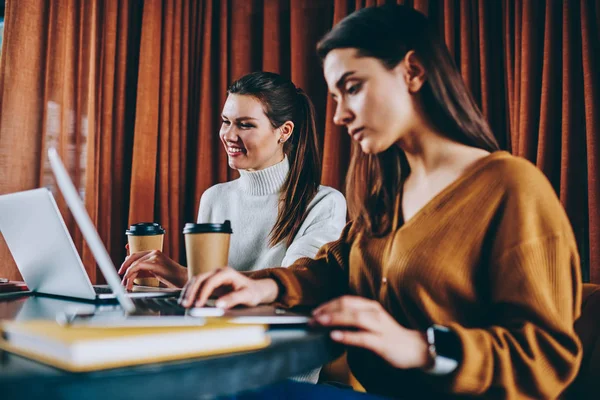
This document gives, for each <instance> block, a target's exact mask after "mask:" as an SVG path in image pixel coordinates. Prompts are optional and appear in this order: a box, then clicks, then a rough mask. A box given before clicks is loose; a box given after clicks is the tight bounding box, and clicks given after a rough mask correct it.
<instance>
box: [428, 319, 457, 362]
mask: <svg viewBox="0 0 600 400" xmlns="http://www.w3.org/2000/svg"><path fill="white" fill-rule="evenodd" d="M433 332H434V340H435V352H436V353H437V354H438V355H439V356H442V357H448V358H451V359H453V360H456V361H460V360H461V359H462V347H461V344H460V340H459V339H458V336H457V335H456V333H454V332H453V331H451V330H450V329H448V328H446V327H445V326H440V325H434V326H433Z"/></svg>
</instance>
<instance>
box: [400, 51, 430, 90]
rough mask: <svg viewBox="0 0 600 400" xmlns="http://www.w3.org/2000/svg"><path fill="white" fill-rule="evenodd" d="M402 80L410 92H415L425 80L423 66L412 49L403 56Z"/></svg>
mask: <svg viewBox="0 0 600 400" xmlns="http://www.w3.org/2000/svg"><path fill="white" fill-rule="evenodd" d="M402 61H403V62H402V63H401V64H404V81H405V83H406V86H407V87H408V91H409V92H410V93H413V94H414V93H417V92H418V91H419V90H421V87H422V86H423V84H424V83H425V81H426V78H427V77H426V75H425V68H424V67H423V64H422V63H421V60H419V58H418V57H417V55H416V54H415V52H414V50H410V51H409V52H408V53H406V55H405V56H404V59H403V60H402Z"/></svg>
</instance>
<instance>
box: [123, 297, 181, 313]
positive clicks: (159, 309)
mask: <svg viewBox="0 0 600 400" xmlns="http://www.w3.org/2000/svg"><path fill="white" fill-rule="evenodd" d="M132 300H133V304H134V305H135V309H136V311H138V312H142V313H149V314H159V315H184V314H185V310H186V309H185V307H182V306H180V305H179V303H178V302H177V301H178V298H177V297H159V298H153V297H142V298H137V299H132Z"/></svg>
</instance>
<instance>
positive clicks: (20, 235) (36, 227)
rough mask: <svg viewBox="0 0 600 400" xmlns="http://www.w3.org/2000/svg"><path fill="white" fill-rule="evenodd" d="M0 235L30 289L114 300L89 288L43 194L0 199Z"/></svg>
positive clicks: (139, 293)
mask: <svg viewBox="0 0 600 400" xmlns="http://www.w3.org/2000/svg"><path fill="white" fill-rule="evenodd" d="M0 231H1V232H2V235H3V236H4V239H5V240H6V243H7V244H8V248H9V250H10V252H11V254H12V256H13V258H14V260H15V262H16V264H17V268H18V269H19V272H21V275H22V276H23V280H24V281H25V283H26V284H27V287H28V288H29V290H30V291H32V292H35V293H40V294H49V295H55V296H63V297H73V298H77V299H84V300H108V299H114V298H115V294H113V293H112V289H110V288H109V287H107V286H92V283H91V282H90V279H89V277H88V275H87V273H86V271H85V268H84V266H83V263H82V262H81V258H80V257H79V253H78V252H77V249H76V248H75V245H74V243H73V240H72V239H71V236H70V234H69V231H68V230H67V227H66V225H65V222H64V220H63V219H62V216H61V214H60V211H59V210H58V206H57V205H56V201H55V200H54V197H53V196H52V193H51V192H50V191H49V190H47V189H45V188H41V189H34V190H27V191H24V192H18V193H11V194H7V195H2V196H0ZM127 295H128V296H130V297H148V296H150V297H166V296H177V295H178V291H177V290H173V289H162V288H150V287H143V288H136V292H132V293H128V294H127Z"/></svg>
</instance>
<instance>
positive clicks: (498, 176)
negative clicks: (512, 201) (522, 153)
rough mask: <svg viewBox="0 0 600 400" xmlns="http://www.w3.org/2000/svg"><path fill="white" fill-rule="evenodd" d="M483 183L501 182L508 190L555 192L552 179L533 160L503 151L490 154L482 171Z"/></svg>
mask: <svg viewBox="0 0 600 400" xmlns="http://www.w3.org/2000/svg"><path fill="white" fill-rule="evenodd" d="M482 172H483V173H482V177H484V178H485V179H483V180H482V181H483V183H485V182H486V181H490V183H492V182H493V183H495V184H500V185H501V186H502V187H503V189H504V190H505V191H507V192H516V193H538V194H546V193H548V192H554V189H553V188H552V185H551V184H550V181H548V178H547V177H546V175H544V173H543V172H542V171H541V170H540V169H539V168H538V167H537V166H535V165H534V164H533V163H532V162H531V161H529V160H527V159H525V158H522V157H518V156H514V155H512V154H510V153H508V152H505V151H501V152H496V153H493V154H491V155H490V160H489V161H488V162H487V163H486V164H485V165H484V168H483V171H482Z"/></svg>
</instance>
